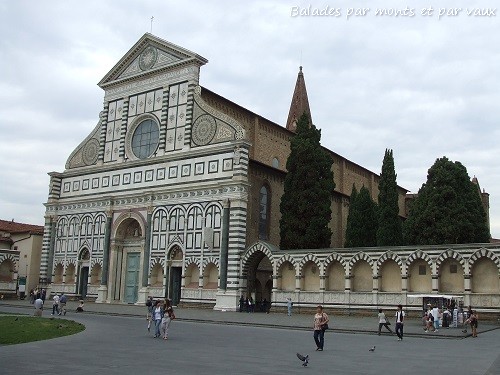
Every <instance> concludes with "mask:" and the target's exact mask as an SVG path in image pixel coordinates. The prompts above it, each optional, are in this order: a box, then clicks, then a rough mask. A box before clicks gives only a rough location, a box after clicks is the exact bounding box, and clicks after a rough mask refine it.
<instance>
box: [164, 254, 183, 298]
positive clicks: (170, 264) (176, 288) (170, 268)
mask: <svg viewBox="0 0 500 375" xmlns="http://www.w3.org/2000/svg"><path fill="white" fill-rule="evenodd" d="M183 257H184V254H183V252H182V249H181V248H180V247H179V246H178V245H174V246H173V247H172V248H171V249H170V251H169V252H168V256H167V272H165V278H166V288H165V298H169V299H171V300H172V305H174V306H177V305H178V304H179V302H180V300H181V282H182V259H183Z"/></svg>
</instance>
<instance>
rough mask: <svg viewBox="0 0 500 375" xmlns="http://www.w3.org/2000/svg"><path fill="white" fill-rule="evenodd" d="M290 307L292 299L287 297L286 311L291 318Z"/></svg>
mask: <svg viewBox="0 0 500 375" xmlns="http://www.w3.org/2000/svg"><path fill="white" fill-rule="evenodd" d="M292 306H293V302H292V299H291V298H290V297H288V298H287V299H286V309H287V315H288V316H292Z"/></svg>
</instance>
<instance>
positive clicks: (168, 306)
mask: <svg viewBox="0 0 500 375" xmlns="http://www.w3.org/2000/svg"><path fill="white" fill-rule="evenodd" d="M163 311H164V313H163V318H162V320H161V334H162V336H163V340H168V328H169V327H170V323H171V322H172V320H173V319H175V314H174V309H173V308H172V303H171V302H170V300H169V299H168V298H167V299H166V300H165V304H164V305H163Z"/></svg>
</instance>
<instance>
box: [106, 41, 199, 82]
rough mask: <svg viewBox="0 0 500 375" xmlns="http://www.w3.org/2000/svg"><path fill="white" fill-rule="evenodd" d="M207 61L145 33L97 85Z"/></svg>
mask: <svg viewBox="0 0 500 375" xmlns="http://www.w3.org/2000/svg"><path fill="white" fill-rule="evenodd" d="M207 62H208V60H207V59H205V58H204V57H202V56H200V55H198V54H196V53H194V52H191V51H189V50H187V49H185V48H182V47H179V46H177V45H175V44H172V43H170V42H167V41H166V40H163V39H161V38H158V37H156V36H154V35H152V34H150V33H146V34H144V35H143V36H142V37H141V39H139V40H138V41H137V43H136V44H135V45H134V46H133V47H132V48H131V49H130V50H129V51H128V52H127V53H126V54H125V56H123V57H122V58H121V59H120V61H119V62H118V63H117V64H116V65H115V66H114V67H113V68H112V69H111V70H110V71H109V72H108V73H107V74H106V75H105V76H104V78H103V79H102V80H101V81H100V82H99V86H100V87H101V88H104V87H106V86H109V85H112V84H115V83H121V82H124V81H127V80H130V79H133V78H136V77H141V76H145V75H150V74H152V73H156V72H158V71H164V70H169V69H174V68H176V67H180V66H183V65H186V64H193V63H194V64H196V65H199V66H201V65H204V64H206V63H207Z"/></svg>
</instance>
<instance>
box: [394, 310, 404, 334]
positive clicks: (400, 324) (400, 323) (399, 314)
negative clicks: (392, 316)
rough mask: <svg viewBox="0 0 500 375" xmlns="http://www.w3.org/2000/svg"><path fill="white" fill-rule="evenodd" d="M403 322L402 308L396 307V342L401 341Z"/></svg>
mask: <svg viewBox="0 0 500 375" xmlns="http://www.w3.org/2000/svg"><path fill="white" fill-rule="evenodd" d="M404 320H405V312H404V311H403V306H401V305H398V310H397V311H396V335H398V341H402V340H403V325H404Z"/></svg>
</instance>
